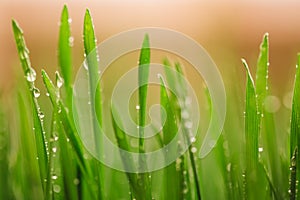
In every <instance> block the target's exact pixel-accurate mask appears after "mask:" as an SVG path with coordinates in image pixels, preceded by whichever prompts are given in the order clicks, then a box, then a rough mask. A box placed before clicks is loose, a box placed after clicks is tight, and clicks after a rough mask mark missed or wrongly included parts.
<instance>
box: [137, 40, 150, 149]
mask: <svg viewBox="0 0 300 200" xmlns="http://www.w3.org/2000/svg"><path fill="white" fill-rule="evenodd" d="M149 67H150V44H149V36H148V35H147V34H146V35H145V38H144V41H143V44H142V49H141V52H140V58H139V74H138V84H139V106H140V112H139V120H138V125H139V126H140V127H144V126H145V123H146V115H147V91H148V78H149ZM139 137H140V139H139V151H140V153H143V152H144V151H145V147H144V131H143V129H142V128H140V129H139Z"/></svg>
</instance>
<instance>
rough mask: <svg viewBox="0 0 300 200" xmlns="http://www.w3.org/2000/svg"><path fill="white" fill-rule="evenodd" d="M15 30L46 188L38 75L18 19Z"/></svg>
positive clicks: (44, 143)
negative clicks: (37, 86)
mask: <svg viewBox="0 0 300 200" xmlns="http://www.w3.org/2000/svg"><path fill="white" fill-rule="evenodd" d="M12 27H13V32H14V36H15V41H16V45H17V49H18V53H19V58H20V61H21V64H22V67H23V71H24V74H25V76H26V79H27V85H28V89H29V90H30V93H31V100H32V104H33V124H34V128H35V140H36V147H37V152H38V158H39V159H38V162H39V168H40V176H41V182H42V185H43V188H45V181H44V179H46V178H47V166H48V147H47V139H46V134H45V130H44V125H43V120H42V118H43V114H42V112H41V110H40V106H39V104H38V101H37V99H36V98H35V96H34V93H33V92H34V88H35V86H34V81H35V77H36V73H35V71H34V69H33V68H32V67H31V64H30V60H29V50H28V49H27V47H26V44H25V40H24V37H23V31H22V29H21V28H20V27H19V25H18V24H17V22H16V21H14V20H13V21H12Z"/></svg>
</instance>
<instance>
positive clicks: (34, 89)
mask: <svg viewBox="0 0 300 200" xmlns="http://www.w3.org/2000/svg"><path fill="white" fill-rule="evenodd" d="M40 95H41V93H40V90H39V89H38V88H36V87H34V88H33V96H34V97H35V98H38V97H39V96H40Z"/></svg>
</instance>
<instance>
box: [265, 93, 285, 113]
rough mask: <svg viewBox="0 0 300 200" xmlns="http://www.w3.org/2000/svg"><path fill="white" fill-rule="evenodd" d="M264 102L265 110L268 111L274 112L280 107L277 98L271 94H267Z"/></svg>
mask: <svg viewBox="0 0 300 200" xmlns="http://www.w3.org/2000/svg"><path fill="white" fill-rule="evenodd" d="M264 103H265V110H266V111H267V112H269V113H276V112H277V111H278V110H279V109H280V107H281V103H280V100H279V98H278V97H276V96H272V95H270V96H267V97H266V99H265V101H264Z"/></svg>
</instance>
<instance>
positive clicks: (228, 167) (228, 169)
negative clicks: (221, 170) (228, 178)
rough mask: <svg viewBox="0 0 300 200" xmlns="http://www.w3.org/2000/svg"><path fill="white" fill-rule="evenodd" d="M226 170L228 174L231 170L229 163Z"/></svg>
mask: <svg viewBox="0 0 300 200" xmlns="http://www.w3.org/2000/svg"><path fill="white" fill-rule="evenodd" d="M226 169H227V171H228V172H230V170H231V163H228V164H227V166H226Z"/></svg>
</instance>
